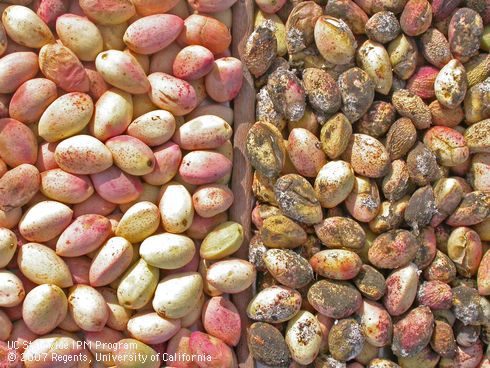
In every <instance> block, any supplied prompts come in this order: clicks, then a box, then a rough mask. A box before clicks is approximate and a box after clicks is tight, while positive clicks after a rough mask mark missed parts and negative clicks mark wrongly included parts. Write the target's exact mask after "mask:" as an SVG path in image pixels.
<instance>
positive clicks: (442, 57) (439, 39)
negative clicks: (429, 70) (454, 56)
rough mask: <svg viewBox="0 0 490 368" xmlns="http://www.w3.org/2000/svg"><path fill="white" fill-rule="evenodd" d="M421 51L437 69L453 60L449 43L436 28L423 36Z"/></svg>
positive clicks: (430, 29) (421, 38)
mask: <svg viewBox="0 0 490 368" xmlns="http://www.w3.org/2000/svg"><path fill="white" fill-rule="evenodd" d="M441 2H442V1H441ZM445 2H448V1H445ZM433 4H434V2H433ZM420 51H421V52H422V55H424V58H425V60H427V61H428V62H429V63H431V64H432V65H434V66H435V67H437V68H442V67H443V66H444V65H446V64H447V63H448V62H449V61H450V60H451V50H450V48H449V41H448V40H447V38H446V37H445V36H444V34H442V33H441V32H440V31H439V30H438V29H436V28H429V29H428V30H427V31H426V32H425V33H424V34H422V36H421V37H420Z"/></svg>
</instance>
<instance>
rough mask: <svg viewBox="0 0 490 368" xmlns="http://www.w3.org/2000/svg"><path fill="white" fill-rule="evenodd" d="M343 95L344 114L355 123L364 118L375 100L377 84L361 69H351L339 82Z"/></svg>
mask: <svg viewBox="0 0 490 368" xmlns="http://www.w3.org/2000/svg"><path fill="white" fill-rule="evenodd" d="M337 83H338V85H339V88H340V93H341V94H342V102H343V106H342V112H343V113H344V114H345V116H347V118H348V119H349V120H350V121H351V122H354V121H356V120H358V119H359V118H360V117H361V116H363V115H364V114H365V113H366V112H367V111H368V109H369V107H370V106H371V104H372V103H373V100H374V90H375V84H374V82H373V81H372V79H371V78H370V77H369V75H368V74H367V73H366V72H365V71H363V70H362V69H360V68H350V69H349V70H347V71H345V72H343V73H342V74H341V75H340V76H339V79H338V81H337Z"/></svg>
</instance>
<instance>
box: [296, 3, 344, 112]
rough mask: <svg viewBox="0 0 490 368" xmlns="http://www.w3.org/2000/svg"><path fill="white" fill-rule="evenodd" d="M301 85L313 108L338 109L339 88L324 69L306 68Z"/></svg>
mask: <svg viewBox="0 0 490 368" xmlns="http://www.w3.org/2000/svg"><path fill="white" fill-rule="evenodd" d="M346 1H350V0H346ZM303 85H304V89H305V92H306V95H307V96H308V101H309V103H310V105H311V106H312V107H313V108H314V109H316V110H319V111H321V112H324V113H326V114H333V113H335V112H337V111H338V110H339V109H340V105H341V102H342V99H341V96H340V89H339V87H338V86H337V83H336V82H335V80H334V79H333V78H332V77H331V76H330V74H328V73H327V72H326V71H324V70H322V69H317V68H306V69H305V70H304V71H303Z"/></svg>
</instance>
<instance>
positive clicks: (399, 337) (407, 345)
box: [392, 306, 434, 357]
mask: <svg viewBox="0 0 490 368" xmlns="http://www.w3.org/2000/svg"><path fill="white" fill-rule="evenodd" d="M433 329H434V316H433V315H432V312H431V311H430V309H429V308H428V307H426V306H421V307H417V308H415V309H413V310H411V311H410V312H409V313H408V314H407V315H406V316H405V317H403V318H402V319H401V320H400V321H398V322H397V323H395V325H394V327H393V345H392V349H393V352H394V353H395V354H396V355H397V356H399V357H412V356H414V355H416V354H418V353H420V352H421V351H422V350H423V349H424V348H425V347H426V346H427V345H428V344H429V342H430V338H431V336H432V331H433Z"/></svg>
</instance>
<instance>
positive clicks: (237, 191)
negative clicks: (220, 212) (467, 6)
mask: <svg viewBox="0 0 490 368" xmlns="http://www.w3.org/2000/svg"><path fill="white" fill-rule="evenodd" d="M253 17H254V2H253V0H238V1H237V2H236V3H235V5H234V6H233V29H232V34H233V45H232V54H233V56H234V57H237V58H239V59H241V50H243V47H244V44H245V42H246V40H247V38H248V36H249V35H250V33H251V32H252V30H253ZM254 122H255V89H254V85H253V79H252V76H251V75H250V73H249V72H248V71H247V70H245V68H244V83H243V86H242V89H241V91H240V94H239V95H238V96H237V97H236V99H235V101H234V126H233V130H234V136H233V147H234V149H233V175H232V179H231V188H232V190H233V194H234V196H235V201H234V203H233V206H232V207H231V208H230V218H231V220H232V221H235V222H238V223H240V224H241V225H242V226H243V230H244V233H245V241H244V243H243V245H242V247H241V249H240V250H239V251H238V252H237V253H236V256H237V257H239V258H242V259H248V244H249V242H250V237H251V232H252V221H251V212H252V209H253V203H254V199H253V196H252V167H251V166H250V164H249V163H248V161H247V159H246V154H245V140H246V136H247V132H248V130H249V129H250V127H251V126H252V124H253V123H254ZM232 298H233V302H234V303H235V305H236V307H237V309H238V311H239V312H240V315H241V318H242V336H241V339H240V343H239V344H238V346H237V348H236V351H237V358H238V364H239V367H240V368H253V367H254V362H253V359H252V357H251V356H250V354H249V351H248V347H247V339H246V330H247V327H248V326H249V325H250V320H249V319H248V317H247V314H246V312H245V310H246V308H247V304H248V302H249V301H250V299H251V298H252V290H251V289H250V288H249V289H248V290H246V291H244V292H242V293H240V294H234V295H233V297H232Z"/></svg>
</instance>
